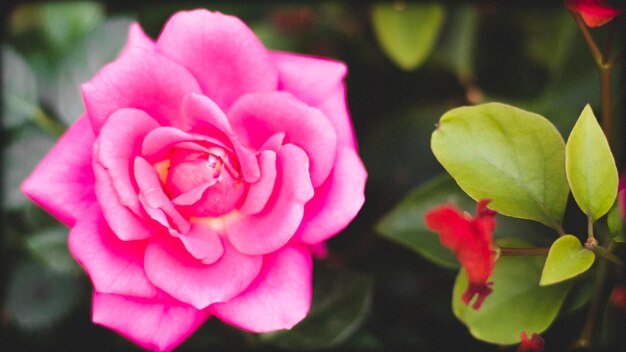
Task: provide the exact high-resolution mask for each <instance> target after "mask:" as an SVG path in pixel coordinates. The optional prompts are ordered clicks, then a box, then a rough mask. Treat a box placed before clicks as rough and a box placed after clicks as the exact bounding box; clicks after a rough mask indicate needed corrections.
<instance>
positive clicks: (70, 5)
mask: <svg viewBox="0 0 626 352" xmlns="http://www.w3.org/2000/svg"><path fill="white" fill-rule="evenodd" d="M42 15H43V16H42V17H43V18H42V26H43V32H44V33H46V34H47V35H48V38H49V40H50V42H51V43H52V44H53V45H54V46H55V47H56V48H57V49H58V50H60V51H65V50H67V49H69V48H70V47H72V46H73V45H74V44H75V43H76V42H78V41H79V40H80V39H81V38H82V36H83V35H84V34H85V33H86V32H87V31H89V30H90V29H92V28H93V27H94V26H96V25H97V24H98V23H100V22H101V21H102V20H103V18H104V15H105V13H104V7H103V6H102V5H101V4H100V3H98V2H87V1H85V2H50V3H46V4H45V5H44V6H43V11H42Z"/></svg>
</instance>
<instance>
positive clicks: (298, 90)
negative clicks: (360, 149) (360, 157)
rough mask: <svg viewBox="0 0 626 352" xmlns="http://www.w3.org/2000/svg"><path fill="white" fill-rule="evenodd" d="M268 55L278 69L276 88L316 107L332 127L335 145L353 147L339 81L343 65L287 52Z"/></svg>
mask: <svg viewBox="0 0 626 352" xmlns="http://www.w3.org/2000/svg"><path fill="white" fill-rule="evenodd" d="M271 57H272V60H273V62H274V64H275V65H276V67H277V68H278V80H279V81H278V85H279V90H284V91H286V92H289V93H291V94H293V95H294V96H296V97H297V98H298V99H300V100H302V101H303V102H305V103H306V104H309V105H311V106H313V107H316V108H318V109H320V110H321V111H322V112H323V113H324V115H326V117H327V118H328V119H329V120H330V121H331V122H332V124H333V126H335V132H336V134H337V146H338V147H342V146H352V147H356V140H355V138H354V131H353V129H352V121H351V120H350V116H349V114H348V109H347V106H346V93H345V85H344V83H343V80H344V78H345V76H346V71H347V69H346V65H345V64H344V63H343V62H339V61H333V60H327V59H322V58H316V57H310V56H303V55H294V54H290V53H277V52H274V53H272V54H271ZM321 77H323V79H320V78H321Z"/></svg>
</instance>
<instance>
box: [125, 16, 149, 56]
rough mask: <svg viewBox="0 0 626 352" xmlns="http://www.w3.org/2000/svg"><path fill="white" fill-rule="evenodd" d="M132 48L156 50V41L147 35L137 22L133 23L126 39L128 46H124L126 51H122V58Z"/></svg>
mask: <svg viewBox="0 0 626 352" xmlns="http://www.w3.org/2000/svg"><path fill="white" fill-rule="evenodd" d="M132 48H143V49H147V50H154V41H153V40H152V38H150V37H148V36H147V35H146V33H145V32H144V31H143V29H142V28H141V26H140V25H139V23H137V22H133V23H132V24H131V25H130V28H129V29H128V35H127V37H126V45H125V46H124V49H122V52H121V53H120V56H122V55H124V54H125V53H127V52H128V51H129V50H130V49H132Z"/></svg>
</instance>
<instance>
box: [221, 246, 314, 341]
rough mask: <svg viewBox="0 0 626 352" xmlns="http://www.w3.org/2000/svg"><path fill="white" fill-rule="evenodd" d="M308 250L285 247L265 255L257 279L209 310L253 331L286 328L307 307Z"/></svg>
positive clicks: (296, 319)
mask: <svg viewBox="0 0 626 352" xmlns="http://www.w3.org/2000/svg"><path fill="white" fill-rule="evenodd" d="M311 271H312V260H311V254H310V253H309V252H308V251H307V250H305V249H303V248H299V247H286V248H284V249H281V250H280V251H278V252H276V253H274V254H272V255H271V256H268V257H267V258H266V259H265V263H264V265H263V270H262V271H261V274H260V275H259V276H258V277H257V279H256V280H255V281H254V282H253V283H252V284H251V285H250V287H249V288H248V289H246V290H245V291H244V292H243V293H241V294H240V295H238V296H237V297H235V298H233V299H231V300H230V301H228V302H226V303H217V304H215V305H213V306H212V307H211V311H212V312H213V313H214V314H215V315H216V316H218V317H219V318H220V319H222V320H224V321H225V322H227V323H228V324H231V325H235V326H237V327H239V328H241V329H245V330H249V331H253V332H268V331H274V330H279V329H290V328H292V327H293V326H294V325H296V324H297V323H298V322H300V321H301V320H302V319H304V317H305V316H306V315H307V313H308V312H309V308H310V307H311V291H312V289H311Z"/></svg>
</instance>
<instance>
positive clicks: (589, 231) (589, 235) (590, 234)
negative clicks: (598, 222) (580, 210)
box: [587, 216, 595, 239]
mask: <svg viewBox="0 0 626 352" xmlns="http://www.w3.org/2000/svg"><path fill="white" fill-rule="evenodd" d="M587 238H588V239H595V237H594V236H593V219H592V218H591V216H587Z"/></svg>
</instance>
